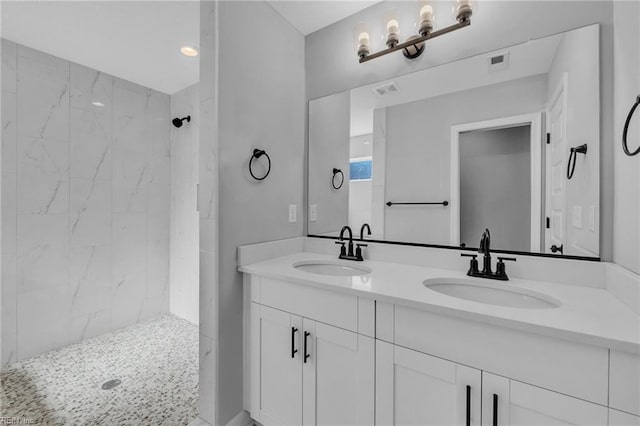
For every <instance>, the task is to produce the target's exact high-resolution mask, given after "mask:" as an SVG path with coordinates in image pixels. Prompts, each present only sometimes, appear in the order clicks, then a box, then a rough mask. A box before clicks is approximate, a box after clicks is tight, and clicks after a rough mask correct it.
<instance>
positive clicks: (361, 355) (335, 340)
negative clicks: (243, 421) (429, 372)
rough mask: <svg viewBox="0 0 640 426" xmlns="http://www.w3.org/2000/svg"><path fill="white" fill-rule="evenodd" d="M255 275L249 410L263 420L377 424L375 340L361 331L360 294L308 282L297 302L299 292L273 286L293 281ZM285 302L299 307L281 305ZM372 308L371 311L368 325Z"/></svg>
mask: <svg viewBox="0 0 640 426" xmlns="http://www.w3.org/2000/svg"><path fill="white" fill-rule="evenodd" d="M254 280H255V282H254V287H253V290H255V291H253V292H252V295H251V299H252V301H251V302H250V320H249V324H248V325H249V330H248V331H249V341H248V344H249V348H248V358H249V359H248V361H249V365H248V366H249V376H250V378H249V382H250V383H249V386H250V394H249V401H248V409H249V411H250V413H251V416H252V417H253V418H254V419H255V420H257V421H258V422H260V423H261V424H263V425H264V426H268V425H292V426H293V425H305V426H312V425H313V426H314V425H337V424H344V425H347V424H348V425H354V426H359V425H363V426H364V425H369V426H371V425H373V424H374V411H375V409H374V392H375V361H374V360H375V345H374V339H373V337H370V336H365V335H363V334H360V333H358V332H357V330H358V322H359V321H358V313H359V311H361V310H363V309H358V305H359V303H358V300H357V299H358V298H357V297H352V296H346V295H340V294H337V293H331V294H326V293H327V292H324V291H321V290H316V289H311V288H307V289H306V290H307V291H306V292H303V293H304V294H299V296H301V297H302V298H301V299H299V301H300V303H299V304H298V305H296V306H295V307H294V306H292V305H289V304H290V303H292V302H293V299H290V298H287V297H281V298H278V297H277V296H278V295H277V294H275V293H274V292H282V291H285V292H286V291H287V290H289V286H290V285H291V284H290V283H286V282H279V281H273V280H265V281H266V282H264V283H263V282H262V280H261V279H260V278H259V277H254ZM262 284H264V285H262ZM298 288H301V287H299V286H298ZM302 289H304V287H302ZM342 298H344V299H342ZM258 302H263V303H264V302H267V303H270V304H273V305H276V306H266V305H264V304H262V303H258ZM333 303H336V304H337V305H338V306H341V307H352V308H353V315H351V314H345V312H340V311H336V310H335V309H331V304H333ZM371 304H373V302H371ZM285 305H289V306H288V307H289V309H290V310H295V311H296V312H287V311H285V310H283V309H282V308H284V307H287V306H285ZM307 305H308V307H307ZM373 315H374V312H373V310H371V318H370V321H371V324H370V326H369V328H372V327H373ZM318 316H320V317H322V319H324V320H325V321H328V322H329V323H326V322H321V321H318V320H317V319H316V318H317V317H318ZM352 318H353V319H355V321H354V322H351V319H352ZM332 322H335V323H339V324H340V325H342V326H343V327H351V326H353V328H354V330H353V331H352V330H348V329H345V328H342V327H338V326H335V325H333V324H331V323H332ZM360 322H364V321H360ZM363 328H366V327H364V324H363Z"/></svg>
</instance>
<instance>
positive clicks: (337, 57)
mask: <svg viewBox="0 0 640 426" xmlns="http://www.w3.org/2000/svg"><path fill="white" fill-rule="evenodd" d="M391 3H394V2H382V3H379V4H377V5H374V6H372V7H370V8H368V9H365V10H364V11H362V12H360V13H358V14H355V15H352V16H350V17H348V18H346V19H344V20H342V21H340V22H337V23H335V24H333V25H330V26H328V27H326V28H323V29H321V30H319V31H317V32H315V33H313V34H310V35H309V36H307V38H306V84H307V98H308V99H314V98H317V97H320V96H326V95H329V94H331V93H336V92H340V91H343V90H348V89H352V88H354V87H359V86H362V85H364V84H370V83H373V82H376V81H380V80H384V79H389V78H392V77H395V76H398V75H402V74H407V73H409V72H412V71H415V70H418V69H423V68H428V67H430V66H433V65H434V64H440V63H444V62H450V61H453V60H456V59H460V58H464V57H468V56H472V55H476V54H479V53H483V52H487V51H491V50H496V49H499V48H501V47H506V46H510V45H513V44H517V43H522V42H525V41H527V40H529V39H530V38H539V37H543V36H546V35H550V34H555V33H558V32H562V31H566V30H570V29H574V28H577V27H581V26H585V25H589V24H594V23H600V24H602V27H601V30H602V31H601V36H600V52H601V60H602V62H601V69H600V72H601V73H600V76H601V86H600V94H601V97H600V99H601V104H600V106H601V127H600V135H601V138H600V140H601V160H602V169H601V175H600V185H601V203H600V206H601V212H600V217H601V229H600V235H601V239H600V253H601V257H602V258H604V259H605V260H611V258H612V247H613V238H612V235H613V145H614V141H613V139H612V134H613V121H612V120H613V114H612V110H613V25H612V23H613V2H609V1H584V2H575V1H518V2H504V1H482V2H481V3H480V5H479V8H478V11H477V13H476V14H475V15H474V18H473V24H472V25H471V26H470V27H468V28H465V29H464V30H461V31H459V32H456V33H454V34H450V35H447V36H445V37H442V38H438V39H436V40H432V41H429V43H428V46H427V54H425V55H422V57H420V58H418V59H417V60H415V61H407V60H405V59H404V58H402V57H401V56H400V55H388V56H386V57H383V58H379V59H376V60H374V61H370V62H367V63H366V64H359V63H358V62H357V58H356V55H355V53H354V48H353V43H351V42H349V41H351V40H352V38H353V28H354V26H355V24H356V23H357V22H360V21H367V22H370V23H377V22H380V17H381V16H383V15H384V12H385V11H386V10H387V9H389V8H390V7H392V5H391ZM395 4H396V6H397V8H398V9H399V10H400V11H404V14H405V15H407V16H415V4H414V3H412V2H395ZM438 7H441V8H442V10H440V11H439V10H436V15H437V16H443V17H445V16H450V14H451V12H450V4H448V3H446V2H443V3H439V4H438ZM523 17H526V18H523ZM345 40H348V41H345ZM378 47H380V46H377V47H375V48H376V49H377V48H378ZM616 141H619V139H616ZM616 144H618V142H616ZM616 149H619V148H616Z"/></svg>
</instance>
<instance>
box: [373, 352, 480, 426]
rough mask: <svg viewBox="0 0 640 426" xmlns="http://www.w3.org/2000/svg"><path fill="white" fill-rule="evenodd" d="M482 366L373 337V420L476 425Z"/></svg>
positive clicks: (402, 422)
mask: <svg viewBox="0 0 640 426" xmlns="http://www.w3.org/2000/svg"><path fill="white" fill-rule="evenodd" d="M481 375H482V373H481V371H480V370H477V369H475V368H469V367H466V366H463V365H460V364H456V363H453V362H450V361H446V360H443V359H440V358H436V357H433V356H429V355H426V354H423V353H420V352H416V351H412V350H410V349H406V348H403V347H400V346H396V345H392V344H390V343H386V342H382V341H377V342H376V385H377V388H376V425H379V426H383V425H384V426H390V425H423V426H429V425H433V426H436V425H470V426H471V425H473V426H480V421H481V419H480V415H481V411H480V404H481V389H482V388H481Z"/></svg>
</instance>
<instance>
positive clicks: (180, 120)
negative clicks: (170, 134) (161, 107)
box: [172, 115, 191, 128]
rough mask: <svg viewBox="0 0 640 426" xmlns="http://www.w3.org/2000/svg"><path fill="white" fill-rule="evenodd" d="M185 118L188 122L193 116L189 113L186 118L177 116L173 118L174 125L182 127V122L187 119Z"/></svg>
mask: <svg viewBox="0 0 640 426" xmlns="http://www.w3.org/2000/svg"><path fill="white" fill-rule="evenodd" d="M185 120H187V123H189V122H190V121H191V116H190V115H187V116H186V117H184V118H177V117H176V118H174V119H173V121H172V123H173V125H174V126H176V127H178V128H180V127H182V122H183V121H185Z"/></svg>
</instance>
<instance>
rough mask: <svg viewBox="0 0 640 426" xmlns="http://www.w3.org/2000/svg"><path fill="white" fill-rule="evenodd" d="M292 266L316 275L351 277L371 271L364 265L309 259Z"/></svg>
mask: <svg viewBox="0 0 640 426" xmlns="http://www.w3.org/2000/svg"><path fill="white" fill-rule="evenodd" d="M293 267H294V268H296V269H299V270H301V271H305V272H310V273H312V274H317V275H332V276H342V277H351V276H356V275H367V274H369V273H371V269H369V268H365V267H364V266H355V265H346V264H344V263H340V262H331V261H324V260H322V261H319V260H310V261H304V262H298V263H295V264H294V265H293Z"/></svg>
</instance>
